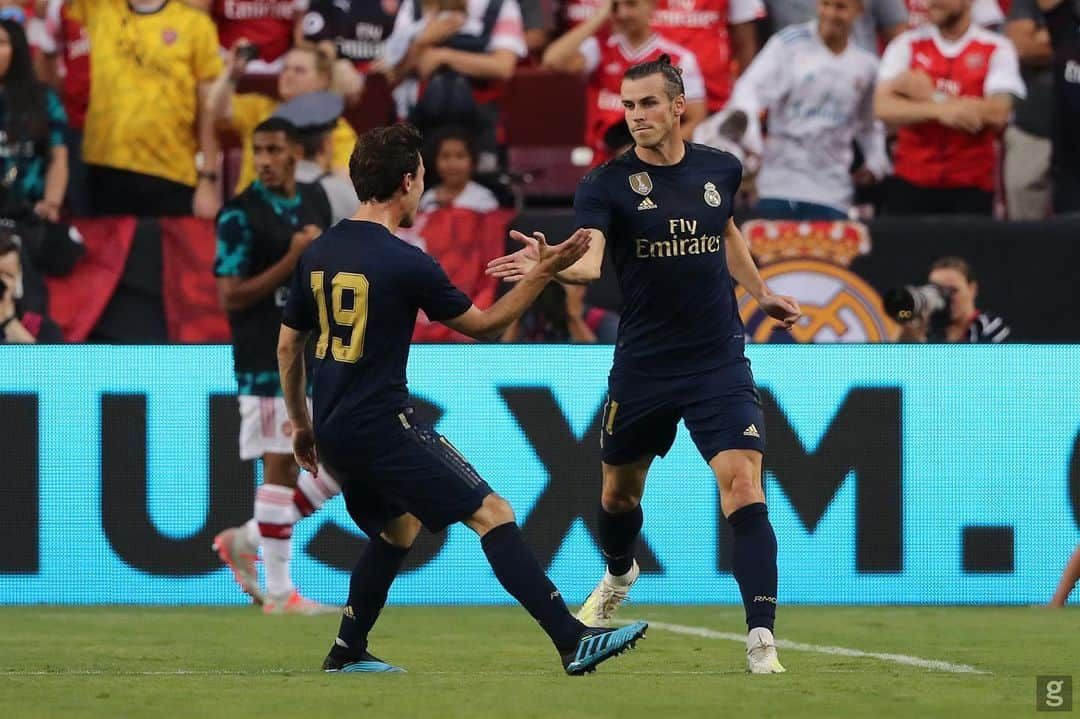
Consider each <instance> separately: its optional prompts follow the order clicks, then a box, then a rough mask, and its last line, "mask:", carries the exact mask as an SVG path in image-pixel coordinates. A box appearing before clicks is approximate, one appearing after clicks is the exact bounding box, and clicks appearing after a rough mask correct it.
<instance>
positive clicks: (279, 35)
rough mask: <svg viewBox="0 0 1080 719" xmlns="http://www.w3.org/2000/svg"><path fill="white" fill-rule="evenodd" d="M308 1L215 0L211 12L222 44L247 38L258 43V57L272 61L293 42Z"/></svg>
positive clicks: (230, 45) (282, 53) (233, 42)
mask: <svg viewBox="0 0 1080 719" xmlns="http://www.w3.org/2000/svg"><path fill="white" fill-rule="evenodd" d="M306 5H307V3H306V2H302V1H301V3H298V0H214V4H213V5H212V6H211V7H210V16H211V17H213V18H214V22H215V23H216V24H217V28H218V38H219V41H220V42H221V46H222V47H232V46H233V45H235V44H236V42H237V41H238V40H239V39H240V38H242V37H243V38H247V39H248V41H249V42H251V43H253V44H255V45H258V46H259V59H260V60H262V61H264V62H268V63H269V62H274V61H275V60H277V59H278V58H279V57H281V56H282V55H284V54H285V53H286V52H287V51H288V49H289V48H290V47H291V46H292V36H293V27H294V26H295V24H296V18H297V16H298V15H299V13H300V12H302V11H303V10H304V8H305V7H306Z"/></svg>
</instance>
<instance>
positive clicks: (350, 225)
mask: <svg viewBox="0 0 1080 719" xmlns="http://www.w3.org/2000/svg"><path fill="white" fill-rule="evenodd" d="M471 306H472V301H471V300H470V299H469V298H468V297H466V296H465V295H464V294H463V293H462V292H461V290H459V289H458V288H457V287H455V286H454V285H453V284H452V283H451V282H450V279H449V278H448V277H447V276H446V272H444V271H443V268H442V267H441V266H440V265H439V263H438V262H436V261H435V259H434V258H432V257H431V256H430V255H428V254H426V253H424V252H423V251H422V250H420V249H417V248H416V247H413V246H411V245H409V244H406V243H405V242H404V241H403V240H401V239H399V238H398V237H396V236H394V235H393V234H391V233H390V231H389V230H387V229H386V228H385V227H384V226H382V225H379V224H376V223H374V222H364V221H354V220H342V221H341V222H339V223H338V224H336V225H334V227H332V228H330V229H329V230H327V231H326V232H325V233H323V235H322V236H321V237H320V238H319V239H318V240H316V241H315V242H314V243H312V245H311V247H309V248H308V249H307V250H306V251H305V252H304V254H303V256H301V258H300V261H299V262H298V263H297V265H296V270H295V271H294V273H293V278H292V286H291V288H290V290H289V299H288V302H287V303H286V304H285V311H284V313H283V315H282V320H281V321H282V322H283V323H284V324H286V325H288V326H289V327H292V328H293V329H295V330H299V331H306V330H314V331H315V332H317V333H318V337H317V338H316V342H315V359H314V370H313V372H312V379H313V384H314V390H313V392H312V401H313V404H314V414H315V416H314V421H315V432H316V435H317V436H319V437H322V436H327V437H335V438H338V439H345V438H351V437H357V438H362V437H363V436H364V435H365V434H370V433H372V432H373V431H374V430H373V428H374V427H377V426H380V425H379V423H378V422H375V421H374V420H376V419H379V418H381V417H384V416H385V415H386V414H387V413H389V412H394V413H396V412H399V411H400V410H401V408H403V407H405V406H407V405H408V403H409V398H408V390H407V388H406V380H405V365H406V364H407V363H408V360H409V343H410V339H411V337H412V333H413V326H414V325H415V324H416V312H417V310H418V309H422V310H424V312H425V313H426V314H427V316H428V317H430V318H431V319H432V320H444V319H451V318H453V317H457V316H458V315H461V314H462V313H464V312H465V311H466V310H468V309H469V307H471Z"/></svg>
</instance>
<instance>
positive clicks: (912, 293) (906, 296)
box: [882, 284, 954, 327]
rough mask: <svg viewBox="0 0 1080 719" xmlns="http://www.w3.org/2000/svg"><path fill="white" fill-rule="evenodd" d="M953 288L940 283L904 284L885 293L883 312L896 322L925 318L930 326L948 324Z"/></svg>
mask: <svg viewBox="0 0 1080 719" xmlns="http://www.w3.org/2000/svg"><path fill="white" fill-rule="evenodd" d="M953 292H954V290H953V289H952V288H951V287H942V286H941V285H934V284H929V285H918V286H916V285H904V286H903V287H897V288H896V289H893V290H889V291H888V292H886V293H885V297H884V299H883V300H882V304H883V305H884V306H885V312H886V313H887V314H888V315H889V316H890V317H892V318H893V319H894V320H896V321H897V322H910V321H911V320H914V319H919V318H926V319H927V320H929V322H930V326H931V327H945V326H946V325H947V324H949V319H950V312H949V305H950V302H951V300H952V296H953Z"/></svg>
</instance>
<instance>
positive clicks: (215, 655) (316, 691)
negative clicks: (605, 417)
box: [0, 605, 1080, 719]
mask: <svg viewBox="0 0 1080 719" xmlns="http://www.w3.org/2000/svg"><path fill="white" fill-rule="evenodd" d="M625 615H626V616H627V617H631V616H633V617H635V618H636V617H642V618H645V619H651V620H654V621H658V622H668V623H672V624H682V625H691V626H695V627H707V628H709V629H713V630H718V631H723V632H738V631H740V628H741V627H742V610H741V608H739V607H727V606H724V607H701V606H697V607H654V606H640V605H630V606H629V607H628V611H626V612H625ZM337 622H338V619H337V617H333V616H331V617H312V618H308V617H266V616H263V615H262V614H261V613H259V612H258V611H257V610H256V609H255V608H235V607H230V608H205V607H197V608H196V607H180V608H165V607H162V608H157V607H154V608H136V607H86V608H81V607H0V707H3V708H5V709H6V710H7V711H4V715H5V716H9V717H19V719H26V718H29V717H60V716H63V717H65V718H69V717H84V716H85V717H121V716H124V717H127V716H130V717H142V716H146V717H155V718H156V717H198V718H199V719H214V718H216V717H228V718H229V719H236V718H237V717H248V716H253V717H254V716H258V717H299V716H308V717H329V716H343V717H345V716H350V717H351V716H363V717H414V716H429V717H440V718H441V717H468V718H469V719H480V718H481V717H512V719H526V718H527V717H560V718H563V717H588V718H590V719H597V718H599V717H618V718H619V719H637V718H638V717H641V718H646V717H647V718H648V719H661V718H664V717H679V718H680V719H682V718H684V717H721V716H727V717H740V716H753V717H755V719H761V718H765V717H785V718H786V719H787V718H791V717H797V718H799V719H802V718H805V717H829V718H830V719H833V718H835V717H843V716H852V717H856V716H872V717H874V719H881V718H883V717H904V718H909V717H938V716H941V717H946V716H947V717H950V719H955V717H977V719H989V718H990V717H1009V718H1010V719H1011V718H1013V717H1021V716H1033V715H1034V698H1035V676H1036V675H1038V674H1070V673H1072V674H1076V675H1078V676H1077V680H1078V681H1080V641H1078V640H1077V630H1078V629H1080V613H1078V612H1077V611H1075V610H1068V609H1067V610H1064V611H1049V610H1045V609H1040V608H1026V607H1015V608H956V607H945V608H937V607H935V608H923V607H781V611H780V624H779V625H778V626H779V636H780V637H781V638H784V639H789V640H792V641H797V642H804V643H807V644H815V645H829V646H842V647H848V648H852V649H860V650H863V651H872V652H891V653H897V654H907V655H913V656H917V657H921V658H924V659H936V660H943V661H947V662H952V663H956V664H967V665H971V666H973V667H975V668H976V669H979V670H982V671H986V672H990V673H989V674H985V675H974V674H951V673H944V672H938V671H931V670H927V669H921V668H916V667H909V666H902V665H899V664H894V663H891V662H886V661H881V660H877V659H868V658H853V657H843V656H830V655H826V654H820V653H816V652H807V651H795V650H791V649H788V650H784V649H782V650H781V651H780V659H781V661H782V662H783V663H784V665H785V666H786V667H787V669H788V673H787V674H783V675H773V676H749V675H746V674H744V673H743V669H744V648H743V646H742V645H740V644H738V643H736V642H734V641H725V640H717V639H708V638H698V637H693V636H684V635H679V634H674V633H671V632H669V631H663V630H660V629H650V630H649V635H648V638H647V639H645V640H644V641H642V642H640V643H639V644H638V648H637V650H636V651H633V652H629V653H627V654H625V655H623V656H621V657H618V658H616V659H614V660H611V661H610V662H609V663H606V664H604V665H603V666H601V667H600V669H599V670H598V672H597V673H596V674H593V675H590V676H587V677H567V676H565V675H564V674H563V672H562V669H561V667H560V665H559V662H558V657H557V656H556V654H555V651H554V649H553V648H552V647H551V646H550V644H549V643H548V641H547V639H546V637H544V636H543V634H542V633H541V631H540V629H539V628H538V627H537V626H536V624H535V623H534V622H533V621H532V620H531V619H530V618H529V617H528V615H526V614H525V613H524V612H523V611H522V610H520V609H518V608H516V607H390V608H389V609H387V610H386V611H385V612H384V614H383V617H382V618H381V620H380V622H379V625H378V626H377V627H376V630H375V633H374V634H373V636H372V646H371V650H372V651H373V652H374V653H375V654H376V655H378V656H379V657H381V658H383V659H386V660H388V661H391V662H394V663H398V664H401V665H403V666H404V667H405V668H406V669H408V671H409V673H408V674H403V675H379V676H374V675H340V674H339V675H326V674H323V673H321V672H319V671H318V667H319V665H320V663H321V661H322V659H323V656H324V655H325V653H326V651H327V649H328V648H329V646H330V643H331V641H332V639H333V636H334V632H335V630H336V628H337ZM159 672H160V674H158V673H159ZM1077 708H1078V709H1080V707H1077Z"/></svg>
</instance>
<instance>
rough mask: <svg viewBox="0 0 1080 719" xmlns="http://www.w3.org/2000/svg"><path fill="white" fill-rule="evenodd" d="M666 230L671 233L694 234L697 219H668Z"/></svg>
mask: <svg viewBox="0 0 1080 719" xmlns="http://www.w3.org/2000/svg"><path fill="white" fill-rule="evenodd" d="M668 232H670V233H671V234H673V235H681V234H684V233H688V234H691V235H692V234H694V233H695V232H697V220H683V219H678V220H668Z"/></svg>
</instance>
